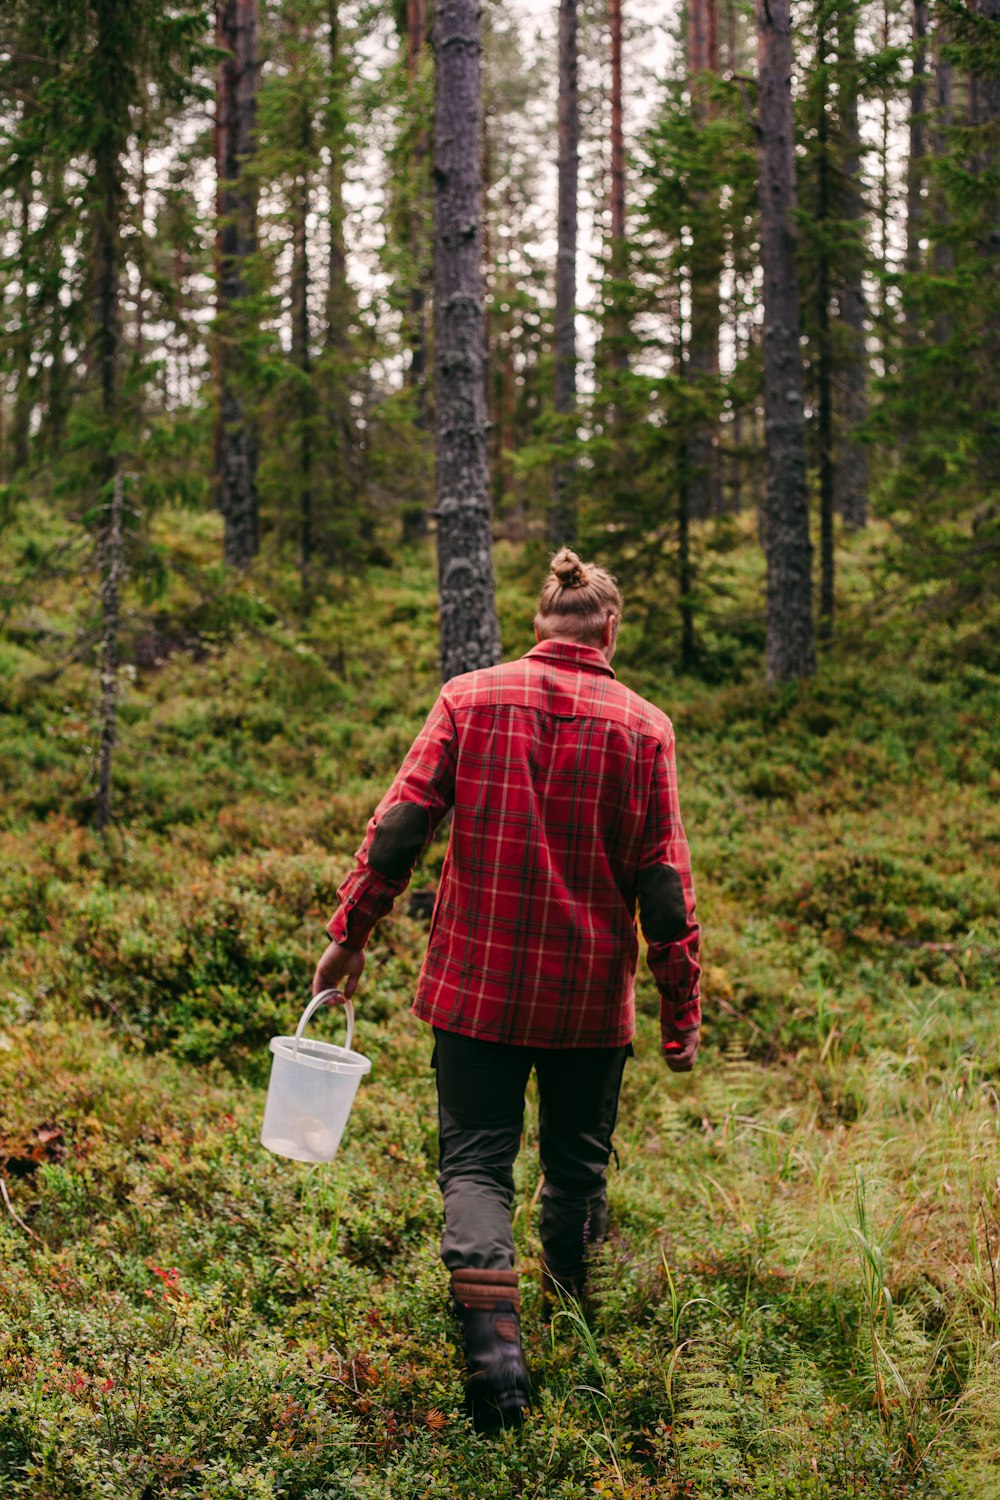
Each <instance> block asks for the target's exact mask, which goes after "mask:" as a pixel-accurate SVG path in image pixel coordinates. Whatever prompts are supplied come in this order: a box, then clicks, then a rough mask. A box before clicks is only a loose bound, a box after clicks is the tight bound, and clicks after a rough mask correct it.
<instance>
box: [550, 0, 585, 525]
mask: <svg viewBox="0 0 1000 1500" xmlns="http://www.w3.org/2000/svg"><path fill="white" fill-rule="evenodd" d="M579 170H580V95H579V88H578V81H577V10H576V0H560V3H559V189H558V195H559V196H558V205H557V225H558V248H557V252H556V308H555V326H554V339H553V386H554V391H553V400H554V406H555V411H556V417H557V419H558V429H557V440H558V442H559V443H560V445H562V444H563V443H566V442H568V441H570V440H571V438H572V436H573V435H574V434H573V416H574V414H575V412H576V235H577V188H578V178H579ZM576 477H577V464H576V457H575V455H572V454H570V455H567V456H565V457H563V456H560V457H558V458H557V459H556V463H555V466H554V468H553V472H552V497H551V502H550V506H549V540H550V542H551V543H552V545H553V546H554V547H559V546H562V545H563V544H564V543H572V542H574V541H575V540H576Z"/></svg>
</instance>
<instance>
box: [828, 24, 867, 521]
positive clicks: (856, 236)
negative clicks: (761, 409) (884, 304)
mask: <svg viewBox="0 0 1000 1500" xmlns="http://www.w3.org/2000/svg"><path fill="white" fill-rule="evenodd" d="M837 31H838V35H837V51H838V62H839V73H840V100H839V110H840V129H841V133H842V135H843V138H844V142H845V154H844V159H843V173H844V180H845V198H846V201H845V203H844V209H843V215H844V219H845V221H846V229H847V232H848V235H849V240H850V243H849V247H848V255H847V258H846V260H845V262H844V269H843V271H842V274H841V277H840V284H839V287H838V297H839V301H840V322H841V325H842V329H843V333H844V338H843V346H844V359H843V366H842V373H841V381H840V387H841V400H840V411H839V414H838V415H839V422H838V424H837V427H838V433H837V438H838V441H837V464H836V467H835V469H834V475H833V503H834V509H835V510H836V512H837V514H838V515H839V516H840V517H841V518H842V520H843V522H844V525H845V526H846V527H847V528H848V530H850V531H859V530H861V528H862V527H864V526H866V525H867V524H868V449H867V447H866V446H865V444H864V443H862V442H859V441H858V431H859V429H860V428H861V427H862V426H863V425H864V423H865V422H866V421H867V419H868V348H867V337H866V332H865V319H866V317H867V313H868V308H867V305H866V300H865V291H864V264H865V250H864V247H865V236H866V224H865V202H864V196H863V193H862V190H861V134H860V129H859V124H858V71H857V66H858V46H857V16H856V13H855V11H854V9H853V7H852V6H850V5H844V6H842V7H841V8H840V11H839V13H838V17H837Z"/></svg>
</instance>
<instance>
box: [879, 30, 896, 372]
mask: <svg viewBox="0 0 1000 1500" xmlns="http://www.w3.org/2000/svg"><path fill="white" fill-rule="evenodd" d="M891 40H892V16H891V11H890V0H882V28H881V43H882V51H883V52H887V51H888V49H889V44H890V42H891ZM891 97H892V95H891V90H890V88H889V86H888V85H884V86H883V88H882V120H881V131H880V139H879V150H878V163H879V175H878V228H879V238H878V248H879V259H880V260H881V262H882V265H881V274H880V275H879V277H878V333H879V352H880V354H881V357H882V374H883V375H888V374H889V373H890V372H891V370H892V366H893V346H894V339H893V333H892V328H891V326H890V314H889V299H888V289H889V276H890V267H891V259H892V258H891V256H890V254H889V220H890V217H891V211H892V183H891V179H890V174H889V156H890V143H891V139H892V111H891V105H890V100H891Z"/></svg>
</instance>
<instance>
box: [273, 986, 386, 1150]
mask: <svg viewBox="0 0 1000 1500" xmlns="http://www.w3.org/2000/svg"><path fill="white" fill-rule="evenodd" d="M337 994H339V991H338V990H323V991H322V992H321V993H320V994H318V995H316V996H315V998H314V999H313V1000H312V1001H311V1002H310V1003H309V1005H307V1006H306V1008H305V1010H304V1011H303V1013H302V1019H301V1021H300V1022H299V1024H298V1026H297V1027H296V1028H295V1035H294V1036H274V1037H272V1038H271V1052H272V1053H273V1058H272V1060H271V1078H270V1082H269V1083H268V1086H267V1103H266V1104H265V1106H264V1123H263V1125H262V1126H261V1131H260V1140H261V1145H263V1146H266V1147H267V1149H268V1151H273V1152H274V1153H275V1155H277V1156H288V1157H291V1159H292V1161H332V1160H333V1158H334V1157H335V1156H336V1154H337V1147H338V1146H339V1145H340V1138H341V1136H342V1135H343V1133H344V1126H345V1125H346V1124H347V1117H348V1115H349V1114H350V1113H351V1105H352V1104H353V1103H354V1096H355V1094H356V1093H357V1091H358V1084H359V1083H360V1082H361V1080H362V1078H363V1077H364V1075H365V1074H366V1073H369V1072H370V1071H371V1066H372V1065H371V1062H370V1060H369V1059H368V1058H367V1057H363V1056H362V1055H361V1053H360V1052H352V1051H351V1042H352V1041H353V1040H354V1007H353V1005H352V1004H351V1002H350V1001H349V1000H344V1002H343V1009H344V1013H345V1015H346V1017H347V1045H346V1047H336V1046H334V1045H333V1043H332V1042H315V1041H313V1040H312V1039H311V1038H304V1037H303V1035H302V1033H303V1032H304V1031H305V1029H306V1027H307V1026H308V1025H309V1022H310V1021H311V1020H312V1018H313V1016H314V1015H315V1014H316V1012H317V1011H318V1010H319V1008H320V1007H321V1006H322V1005H323V1004H325V1002H326V1001H327V1000H329V999H330V997H331V996H333V995H337Z"/></svg>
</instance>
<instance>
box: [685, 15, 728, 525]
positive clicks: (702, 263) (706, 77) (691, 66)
mask: <svg viewBox="0 0 1000 1500" xmlns="http://www.w3.org/2000/svg"><path fill="white" fill-rule="evenodd" d="M718 33H719V27H718V10H717V0H689V4H688V77H689V82H690V89H691V114H692V119H693V120H695V121H696V122H697V123H698V124H699V125H702V126H704V125H705V124H706V123H707V122H708V121H709V120H710V119H711V118H712V116H713V114H714V109H713V105H712V102H711V98H710V92H711V87H712V83H713V80H714V79H715V78H716V77H717V75H718V72H719V34H718ZM700 207H701V217H702V222H703V224H704V225H705V229H704V230H703V232H702V233H701V234H700V235H699V233H698V231H697V229H696V230H695V233H694V243H693V244H692V246H691V335H690V338H689V340H688V351H687V364H686V373H687V375H688V377H689V378H690V379H691V380H692V381H693V382H694V384H695V385H700V386H702V387H708V388H711V387H712V385H713V384H714V382H715V381H717V379H718V376H719V325H720V321H721V319H720V303H719V295H720V278H721V272H722V253H723V252H722V244H721V241H720V238H719V234H720V233H721V225H720V226H719V231H718V232H717V233H716V232H709V230H708V221H709V220H710V219H711V218H712V217H713V210H714V209H715V208H717V205H714V204H712V203H711V202H710V201H709V199H708V197H707V195H701V199H700ZM716 444H717V433H716V423H715V422H712V421H709V422H703V423H701V424H699V425H698V426H697V427H696V428H695V430H694V431H693V432H692V434H691V436H690V439H689V442H688V457H689V472H690V481H689V488H690V497H691V498H690V504H691V514H692V516H694V517H696V518H698V519H704V517H705V516H707V515H710V514H711V513H713V512H718V511H720V510H722V508H723V504H722V475H721V470H720V466H719V454H718V450H717V446H716Z"/></svg>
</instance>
